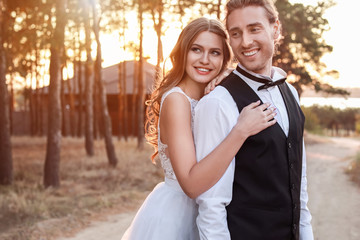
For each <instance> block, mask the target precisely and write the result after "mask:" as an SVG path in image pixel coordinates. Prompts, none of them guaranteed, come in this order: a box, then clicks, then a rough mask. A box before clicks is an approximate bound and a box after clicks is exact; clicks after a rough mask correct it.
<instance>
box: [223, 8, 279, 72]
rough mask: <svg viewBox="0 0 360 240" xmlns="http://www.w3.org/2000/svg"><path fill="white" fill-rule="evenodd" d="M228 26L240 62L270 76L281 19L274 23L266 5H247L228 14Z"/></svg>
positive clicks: (253, 70)
mask: <svg viewBox="0 0 360 240" xmlns="http://www.w3.org/2000/svg"><path fill="white" fill-rule="evenodd" d="M227 27H228V31H229V35H230V46H231V48H232V50H233V52H234V54H235V57H236V58H237V59H238V61H239V62H240V64H241V65H242V66H244V67H245V68H246V69H248V70H250V71H252V72H255V73H259V74H263V75H268V76H269V75H270V71H271V65H272V56H273V53H274V39H276V38H277V37H278V34H279V33H278V27H279V22H275V23H273V24H271V23H270V22H269V20H268V18H267V16H266V12H265V9H264V8H262V7H259V6H247V7H244V8H238V9H236V10H234V11H233V12H232V13H231V14H230V15H229V16H228V18H227Z"/></svg>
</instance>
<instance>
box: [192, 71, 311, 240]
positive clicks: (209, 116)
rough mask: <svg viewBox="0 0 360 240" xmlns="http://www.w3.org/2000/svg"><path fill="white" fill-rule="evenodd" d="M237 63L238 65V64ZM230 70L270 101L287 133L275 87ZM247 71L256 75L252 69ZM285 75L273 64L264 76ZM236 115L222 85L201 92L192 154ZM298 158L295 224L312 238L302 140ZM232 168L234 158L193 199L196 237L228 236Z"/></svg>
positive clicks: (208, 145) (206, 147)
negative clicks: (299, 174)
mask: <svg viewBox="0 0 360 240" xmlns="http://www.w3.org/2000/svg"><path fill="white" fill-rule="evenodd" d="M239 66H240V67H242V66H241V65H239ZM242 68H243V67H242ZM243 69H244V68H243ZM244 70H245V69H244ZM234 73H235V74H237V75H238V76H241V78H242V79H243V80H244V81H245V82H246V83H247V84H248V85H249V86H250V87H251V88H252V89H253V90H254V92H255V93H256V94H257V95H258V96H259V98H260V99H261V100H262V101H263V102H264V103H271V105H272V106H274V107H276V113H277V114H276V116H275V119H276V120H277V123H278V124H279V125H280V126H281V128H282V130H283V131H284V133H285V134H286V136H288V132H289V119H288V115H287V111H286V106H285V103H284V100H283V98H282V95H281V93H280V90H279V88H278V87H277V86H275V87H270V88H268V89H264V90H260V91H258V90H257V88H258V87H259V86H261V85H262V83H258V82H255V81H253V80H250V79H248V78H246V77H245V76H243V75H241V74H240V73H239V72H237V71H236V70H234ZM251 74H253V75H256V74H254V73H251ZM258 76H260V75H258ZM285 76H286V73H285V72H284V71H283V70H281V69H280V68H276V67H273V68H272V78H270V77H267V78H268V79H270V80H272V81H276V80H278V79H280V78H283V77H285ZM261 77H264V76H261ZM286 84H288V83H286ZM288 86H289V88H290V89H291V91H292V93H293V95H294V96H295V98H296V100H297V102H298V103H299V97H298V94H297V92H296V90H295V88H294V87H293V86H291V85H290V84H288ZM238 116H239V110H238V108H237V105H236V103H235V101H234V100H233V98H232V96H231V95H230V93H229V92H228V91H227V90H226V89H225V88H224V87H222V86H218V87H216V88H215V89H214V90H213V91H212V92H210V93H209V94H208V95H206V96H204V97H203V98H202V99H201V100H200V101H199V103H198V104H197V106H196V108H195V120H194V140H195V146H196V157H197V159H198V160H199V159H203V158H204V157H205V156H207V155H208V154H209V153H210V152H211V151H212V150H213V149H214V148H216V146H217V145H219V144H220V143H221V142H222V141H223V139H224V138H225V137H226V136H227V135H228V134H229V132H230V131H231V129H232V128H233V126H234V125H235V124H236V122H237V118H238ZM302 158H303V159H302V179H301V192H300V202H301V211H300V224H299V225H300V240H313V239H314V237H313V231H312V227H311V223H310V222H311V214H310V211H309V209H308V207H307V202H308V193H307V180H306V152H305V145H304V142H303V156H302ZM234 172H235V158H234V159H233V160H232V162H231V163H230V165H229V167H228V169H227V170H226V172H225V173H224V175H223V176H222V178H221V179H220V180H219V181H218V182H217V183H216V184H215V185H214V186H213V187H212V188H210V189H209V190H208V191H206V192H205V193H203V194H201V195H200V196H199V197H198V198H197V199H196V202H197V204H199V215H198V217H197V219H196V222H197V226H198V228H199V233H200V239H202V240H204V239H206V240H219V239H221V240H226V239H230V233H229V230H228V227H227V220H226V217H227V214H226V209H225V207H226V206H227V205H228V204H229V203H230V202H231V199H232V187H233V180H234Z"/></svg>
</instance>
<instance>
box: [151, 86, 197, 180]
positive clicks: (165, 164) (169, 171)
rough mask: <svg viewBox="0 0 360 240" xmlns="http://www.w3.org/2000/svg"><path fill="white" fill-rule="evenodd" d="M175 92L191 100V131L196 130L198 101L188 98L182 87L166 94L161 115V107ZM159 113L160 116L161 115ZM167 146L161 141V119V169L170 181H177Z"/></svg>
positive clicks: (162, 99) (159, 142)
mask: <svg viewBox="0 0 360 240" xmlns="http://www.w3.org/2000/svg"><path fill="white" fill-rule="evenodd" d="M173 92H178V93H181V94H184V95H185V96H186V98H187V99H188V100H189V103H190V105H191V130H192V131H193V130H194V115H195V111H194V109H195V106H196V104H197V103H198V100H195V99H192V98H190V97H189V96H187V95H186V94H185V93H184V92H183V90H181V88H180V87H174V88H172V89H170V90H169V91H167V92H166V93H164V95H163V96H162V98H161V104H160V113H161V107H162V104H163V102H164V100H165V98H166V97H167V96H169V94H171V93H173ZM160 113H159V115H160ZM167 147H168V146H167V145H166V144H164V143H162V142H161V140H160V119H159V123H158V151H159V158H160V163H161V167H162V168H163V170H164V174H165V177H166V178H169V179H173V180H176V176H175V173H174V170H173V167H172V165H171V161H170V158H169V156H168V155H167V154H166V149H167Z"/></svg>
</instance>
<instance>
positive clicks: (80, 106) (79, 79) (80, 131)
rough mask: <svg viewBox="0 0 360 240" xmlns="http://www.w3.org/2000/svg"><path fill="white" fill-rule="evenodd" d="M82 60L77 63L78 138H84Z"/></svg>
mask: <svg viewBox="0 0 360 240" xmlns="http://www.w3.org/2000/svg"><path fill="white" fill-rule="evenodd" d="M80 60H81V58H79V61H77V65H78V70H77V72H78V74H77V83H78V89H79V92H78V103H79V104H78V126H77V136H78V137H82V136H83V110H84V109H83V97H84V94H83V86H82V85H83V84H82V74H83V73H82V68H83V64H82V62H81V61H80Z"/></svg>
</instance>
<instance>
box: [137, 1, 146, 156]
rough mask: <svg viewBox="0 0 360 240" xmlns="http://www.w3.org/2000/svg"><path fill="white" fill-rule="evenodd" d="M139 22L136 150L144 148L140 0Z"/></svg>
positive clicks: (141, 17) (140, 9) (140, 8)
mask: <svg viewBox="0 0 360 240" xmlns="http://www.w3.org/2000/svg"><path fill="white" fill-rule="evenodd" d="M139 22H140V44H139V71H138V74H139V75H138V80H139V85H138V87H139V89H138V90H139V91H138V93H139V95H138V109H137V110H138V127H137V128H138V134H137V139H138V149H140V150H142V149H143V148H144V102H145V93H144V79H143V76H144V74H143V72H144V71H143V49H142V45H143V10H142V0H140V1H139Z"/></svg>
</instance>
